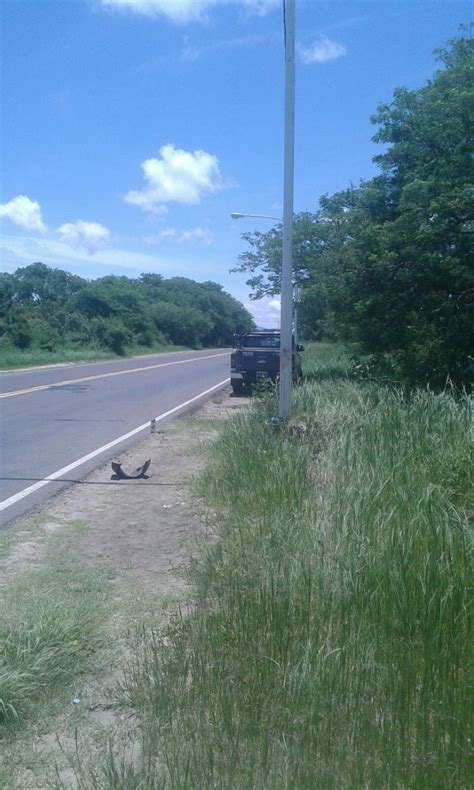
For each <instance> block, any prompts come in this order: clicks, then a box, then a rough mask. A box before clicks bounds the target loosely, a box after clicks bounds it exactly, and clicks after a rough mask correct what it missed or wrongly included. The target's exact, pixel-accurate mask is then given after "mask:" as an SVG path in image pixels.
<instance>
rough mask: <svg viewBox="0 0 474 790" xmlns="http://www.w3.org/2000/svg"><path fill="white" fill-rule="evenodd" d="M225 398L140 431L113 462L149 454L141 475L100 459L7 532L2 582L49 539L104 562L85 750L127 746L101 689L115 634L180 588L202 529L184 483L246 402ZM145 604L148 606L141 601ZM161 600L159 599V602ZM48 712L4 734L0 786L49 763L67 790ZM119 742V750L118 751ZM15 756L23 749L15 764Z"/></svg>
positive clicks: (45, 781) (34, 783) (82, 724)
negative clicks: (105, 640)
mask: <svg viewBox="0 0 474 790" xmlns="http://www.w3.org/2000/svg"><path fill="white" fill-rule="evenodd" d="M249 403H250V402H249V400H248V399H246V398H235V397H232V395H231V394H230V388H229V389H224V390H223V391H222V392H220V393H218V394H217V395H215V396H213V397H212V398H211V399H210V400H209V401H208V402H206V403H205V404H203V405H201V406H200V407H199V408H198V409H197V410H195V411H194V412H193V414H192V415H188V416H187V417H184V418H179V419H177V420H175V421H174V422H172V423H170V424H169V425H168V426H166V427H165V428H164V429H162V430H159V431H157V433H155V434H148V435H146V436H144V437H143V438H142V439H140V440H139V441H138V442H137V443H136V444H135V445H134V446H133V447H131V448H130V449H128V450H127V451H126V452H124V453H123V454H121V455H119V456H118V457H117V458H116V459H115V460H117V461H119V462H121V463H122V466H123V468H124V469H125V470H131V469H134V468H135V467H137V466H139V465H140V464H142V463H143V462H144V461H146V460H148V459H151V464H150V468H149V470H148V474H149V475H150V477H149V479H147V480H124V481H114V480H111V475H112V470H111V467H110V464H105V465H103V466H100V467H98V468H97V469H96V470H95V471H94V472H93V473H92V474H90V475H89V476H88V477H86V478H85V479H84V480H82V481H81V482H78V483H77V484H75V485H72V486H70V487H69V488H68V489H66V490H65V491H63V492H62V493H59V494H58V495H57V496H55V497H53V498H51V499H50V500H49V501H48V502H46V503H44V504H43V505H42V506H40V507H39V508H37V509H36V510H35V511H33V512H32V513H30V514H29V515H28V516H25V517H23V518H22V519H20V520H18V521H17V522H14V523H13V524H12V526H11V528H10V538H11V545H10V547H9V550H8V551H7V552H6V553H5V554H4V557H3V559H0V578H1V580H2V584H8V583H10V582H11V581H12V580H14V578H15V577H17V578H18V577H19V576H20V575H21V574H22V573H23V572H24V571H28V570H31V569H34V568H38V567H39V568H41V567H42V566H44V565H45V564H46V563H47V562H48V561H49V560H48V556H49V555H50V547H51V544H52V543H54V542H55V543H56V544H57V545H58V546H59V547H60V548H61V547H62V549H61V550H63V551H65V552H67V555H68V561H71V560H72V561H74V562H77V563H78V565H80V566H81V567H83V566H88V567H100V568H102V567H105V568H107V574H106V575H107V581H108V584H110V598H111V601H112V606H113V608H112V615H111V621H110V623H109V628H110V629H111V630H110V634H112V635H113V640H112V641H113V642H114V644H113V649H112V650H109V651H108V652H107V650H105V651H104V655H103V656H102V658H101V657H100V656H99V660H98V664H97V672H96V673H95V675H94V676H93V677H92V676H91V677H90V678H87V679H84V680H83V681H82V683H81V685H82V690H81V700H82V703H81V711H80V716H79V719H78V721H79V730H80V733H82V734H81V735H80V737H81V738H82V741H83V743H85V748H83V752H84V751H85V752H89V753H91V751H93V749H94V748H95V747H93V746H92V745H91V744H92V743H94V744H98V743H99V744H100V743H104V742H106V741H107V738H108V737H111V736H112V737H113V738H114V741H115V742H117V741H119V742H123V743H124V744H125V742H127V744H128V746H127V747H126V748H127V749H133V748H135V746H134V745H133V740H134V738H135V736H136V733H134V724H133V717H132V716H131V714H130V712H127V711H125V712H124V711H123V710H120V711H119V710H116V706H115V704H114V701H113V700H114V694H113V691H112V692H111V691H110V689H111V688H112V689H113V687H114V684H116V682H117V680H120V678H121V666H122V663H123V660H125V658H126V653H127V650H128V649H129V648H127V646H126V640H125V632H126V631H127V630H128V629H130V627H131V626H132V625H133V624H134V623H136V622H137V620H138V619H139V618H140V615H141V614H143V616H144V618H145V620H146V617H147V616H148V615H149V610H150V606H151V608H153V611H154V616H156V611H157V610H159V607H160V605H161V606H162V607H163V617H166V601H167V600H168V599H171V598H173V596H176V595H180V594H181V593H182V591H183V588H184V586H185V582H184V580H183V575H182V573H181V570H182V568H183V566H185V565H186V563H187V561H188V558H189V554H190V551H191V549H192V545H193V538H194V537H195V536H196V535H197V533H199V532H200V531H201V532H202V530H203V524H204V521H205V516H204V513H203V507H202V504H200V503H199V502H197V501H195V499H194V497H193V494H192V489H191V487H190V485H189V483H190V481H192V479H193V477H194V476H195V475H196V474H198V473H199V471H200V470H201V469H202V468H203V466H204V465H205V463H206V451H207V448H208V447H209V444H210V442H211V441H212V439H213V438H214V437H215V436H216V435H217V432H218V428H219V424H222V421H223V420H225V419H227V418H228V417H229V416H230V415H232V414H233V413H235V411H236V410H239V409H245V408H248V406H249ZM151 602H152V603H151ZM160 602H161V603H160ZM71 715H72V714H71V711H67V712H66V713H64V714H63V715H59V716H55V717H53V718H52V720H51V721H50V722H48V724H47V726H45V724H44V722H43V724H41V725H38V726H37V725H35V726H34V727H32V728H30V730H28V731H27V732H26V734H25V733H23V734H21V735H19V736H18V738H17V739H14V742H13V743H12V744H11V745H10V747H9V753H8V755H7V758H8V759H9V760H10V761H13V762H10V764H11V765H12V764H15V765H16V770H15V771H14V777H15V779H14V781H13V780H11V781H13V783H10V784H9V785H8V786H9V787H14V788H25V789H26V788H33V787H35V788H46V787H51V786H54V785H51V781H52V776H53V774H52V770H53V766H54V764H55V763H56V764H57V765H59V769H58V770H59V775H60V777H61V780H62V782H63V783H64V787H76V786H77V783H76V781H75V778H74V772H72V771H71V770H70V769H69V768H68V765H67V763H68V760H67V759H66V758H65V756H64V755H63V753H62V752H61V750H60V749H59V747H58V742H57V734H58V733H61V737H62V743H63V747H64V748H65V749H66V751H67V750H68V749H69V750H70V749H72V747H73V745H74V736H73V733H72V729H73V727H75V726H78V724H77V721H76V719H77V714H76V712H74V716H75V717H76V718H74V717H73V719H71ZM124 748H125V747H124ZM25 754H29V755H30V757H29V758H28V760H27V761H26V762H27V765H26V766H25Z"/></svg>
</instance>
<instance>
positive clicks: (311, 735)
mask: <svg viewBox="0 0 474 790" xmlns="http://www.w3.org/2000/svg"><path fill="white" fill-rule="evenodd" d="M305 367H306V372H307V379H306V381H305V382H304V383H303V384H302V385H301V386H300V387H298V388H297V390H296V392H295V397H294V411H295V420H296V422H297V423H298V424H297V425H293V426H290V428H289V429H288V427H283V426H281V425H277V426H276V427H275V426H274V425H273V424H271V423H270V424H269V423H268V422H267V418H268V417H271V416H273V415H275V413H276V411H277V404H276V399H275V396H274V395H272V394H270V395H268V394H267V395H265V396H263V397H261V398H257V399H256V400H255V402H254V404H253V406H252V408H251V409H250V410H248V411H245V412H243V413H240V414H238V415H237V416H236V417H235V418H233V419H232V420H230V421H229V422H227V423H226V425H225V427H224V429H223V431H222V433H221V435H220V438H219V439H218V440H217V442H216V444H215V445H214V446H213V448H212V451H211V457H210V460H209V465H208V467H207V470H206V472H205V473H204V475H203V476H202V477H201V479H200V480H199V482H198V489H199V491H200V493H201V495H202V496H203V497H204V501H205V503H206V505H207V506H208V507H209V512H214V513H215V514H216V515H215V516H209V520H210V524H209V526H210V529H211V530H212V532H213V535H214V539H213V540H212V541H211V542H207V543H206V544H204V545H203V546H202V551H201V554H200V556H199V557H198V559H196V560H195V562H194V563H193V566H192V568H191V571H190V573H191V578H192V582H193V585H194V600H195V603H194V605H193V606H192V607H191V608H189V609H188V610H187V611H183V610H180V611H179V612H177V614H176V617H175V618H174V619H172V620H171V621H170V622H169V623H168V624H167V626H166V627H165V628H164V629H162V630H160V629H158V628H157V630H156V631H154V630H153V629H150V628H147V629H145V630H144V631H141V632H140V634H139V635H138V637H137V646H136V650H135V656H136V657H135V660H133V661H132V663H131V665H130V666H129V667H128V670H127V673H126V682H125V687H124V690H123V691H124V695H125V700H126V702H127V703H128V704H129V705H131V706H133V708H134V709H135V711H136V713H137V716H138V717H139V719H140V721H141V727H142V730H143V733H144V739H143V744H144V745H143V753H142V755H141V758H140V760H135V761H134V763H133V764H132V763H126V762H125V763H124V762H122V761H121V760H120V758H118V757H117V758H114V757H113V756H111V755H110V754H109V756H108V757H107V758H105V761H104V765H103V766H101V767H99V768H98V769H97V771H96V772H95V773H88V774H87V775H82V776H81V777H80V781H81V782H82V785H81V786H82V787H84V788H88V787H127V788H132V787H133V788H136V787H140V788H157V787H160V788H161V787H163V788H165V787H169V788H176V789H177V788H179V789H180V790H181V788H203V790H204V788H206V789H207V788H214V787H215V788H218V787H219V788H223V787H232V788H248V787H253V788H262V789H263V788H265V789H267V788H274V789H275V790H280V788H282V787H288V788H290V787H291V788H293V787H295V788H306V787H308V788H309V787H324V788H326V787H327V788H340V787H344V788H346V787H347V788H349V787H354V788H355V787H357V788H359V787H370V788H374V789H375V788H380V787H420V788H422V787H426V788H427V787H453V788H454V787H458V788H465V787H468V786H469V782H470V772H469V756H470V752H471V749H472V744H471V742H470V740H469V739H470V729H469V721H470V712H469V692H468V687H469V683H468V672H469V669H468V667H469V657H470V649H471V648H470V636H472V634H471V622H470V617H469V598H468V589H469V584H470V580H472V570H473V568H472V544H471V539H472V534H470V533H469V526H471V527H472V516H473V509H474V501H473V493H472V492H473V485H472V484H473V482H474V479H473V469H474V464H473V463H472V462H473V461H474V457H473V450H472V443H471V439H470V437H471V430H472V413H471V408H472V406H471V403H470V401H469V399H468V398H466V397H464V396H457V395H456V393H455V392H451V391H445V392H443V393H441V394H438V395H436V394H433V393H432V392H430V391H428V390H425V391H421V390H417V391H413V392H411V393H409V394H407V393H404V392H402V391H401V390H399V389H396V388H392V387H390V386H387V385H383V384H379V383H377V382H376V381H367V380H357V378H354V375H353V372H352V371H353V368H352V366H351V365H350V363H349V361H348V359H347V357H346V356H345V355H344V352H343V351H342V350H340V349H339V350H337V349H336V351H334V349H332V350H331V349H330V348H329V347H324V346H323V347H313V348H311V349H310V350H309V351H307V352H306V355H305ZM302 426H304V429H305V430H303V427H302Z"/></svg>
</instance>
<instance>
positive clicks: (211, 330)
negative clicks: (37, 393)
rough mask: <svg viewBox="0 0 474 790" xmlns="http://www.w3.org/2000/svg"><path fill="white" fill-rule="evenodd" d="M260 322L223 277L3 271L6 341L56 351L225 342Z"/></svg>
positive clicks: (36, 267) (1, 314)
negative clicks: (90, 277) (204, 279)
mask: <svg viewBox="0 0 474 790" xmlns="http://www.w3.org/2000/svg"><path fill="white" fill-rule="evenodd" d="M252 326H253V322H252V318H251V316H250V314H249V313H248V312H247V311H246V310H245V309H244V307H243V306H242V305H241V304H240V303H239V302H237V301H236V300H235V299H234V298H233V297H232V296H230V295H229V294H227V293H226V292H225V291H224V290H223V289H222V287H221V286H220V285H217V284H216V283H212V282H207V283H197V282H194V281H193V280H188V279H186V278H184V277H175V278H172V279H170V280H164V279H163V278H162V277H161V276H160V275H157V274H143V275H141V277H140V278H138V279H137V280H132V279H130V278H128V277H116V276H114V275H109V276H107V277H101V278H100V279H98V280H93V281H92V282H89V281H87V280H84V279H82V278H81V277H78V276H76V275H72V274H69V273H68V272H65V271H61V270H60V269H51V268H49V267H48V266H45V265H44V264H43V263H34V264H32V265H31V266H26V267H24V268H21V269H17V271H16V272H14V273H13V274H6V273H3V274H0V347H1V348H3V349H9V348H17V349H22V350H25V349H41V350H44V351H55V350H57V349H60V348H61V347H63V346H68V347H78V348H79V347H81V348H85V347H88V348H97V349H101V348H102V349H109V350H110V351H113V352H114V353H116V354H124V353H125V351H126V348H127V347H134V346H135V347H136V346H143V347H147V348H151V347H153V346H156V345H157V344H164V343H171V344H179V345H187V346H194V347H196V346H203V345H204V346H223V345H227V344H230V343H231V342H232V335H233V334H234V332H243V331H245V330H247V329H250V328H251V327H252Z"/></svg>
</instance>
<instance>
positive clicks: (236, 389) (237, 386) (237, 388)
mask: <svg viewBox="0 0 474 790" xmlns="http://www.w3.org/2000/svg"><path fill="white" fill-rule="evenodd" d="M243 391H244V382H243V381H242V379H236V380H234V381H233V382H232V392H233V393H234V395H241V394H242V392H243Z"/></svg>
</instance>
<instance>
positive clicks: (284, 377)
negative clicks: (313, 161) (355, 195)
mask: <svg viewBox="0 0 474 790" xmlns="http://www.w3.org/2000/svg"><path fill="white" fill-rule="evenodd" d="M283 13H284V32H285V111H284V118H285V126H284V159H283V254H282V267H281V319H280V418H281V419H283V420H288V419H289V418H290V416H291V385H292V373H293V370H292V368H293V331H292V325H293V282H292V280H293V249H292V247H293V184H294V148H295V0H283Z"/></svg>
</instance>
